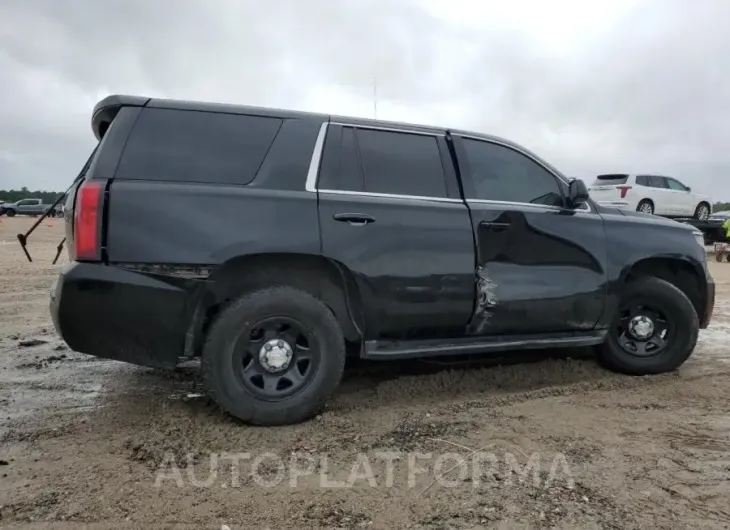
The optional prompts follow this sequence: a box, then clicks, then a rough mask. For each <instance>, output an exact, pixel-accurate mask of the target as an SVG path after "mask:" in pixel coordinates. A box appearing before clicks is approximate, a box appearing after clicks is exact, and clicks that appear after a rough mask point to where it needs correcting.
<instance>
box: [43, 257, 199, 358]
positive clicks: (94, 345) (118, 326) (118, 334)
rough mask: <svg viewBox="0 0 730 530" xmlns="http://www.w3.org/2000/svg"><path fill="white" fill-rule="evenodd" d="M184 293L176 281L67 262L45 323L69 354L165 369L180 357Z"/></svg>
mask: <svg viewBox="0 0 730 530" xmlns="http://www.w3.org/2000/svg"><path fill="white" fill-rule="evenodd" d="M188 292H189V290H188V289H187V288H186V287H185V285H184V282H181V281H180V280H179V279H177V278H166V277H161V276H152V275H147V274H141V273H137V272H131V271H127V270H124V269H121V268H118V267H114V266H108V265H101V264H91V263H79V262H73V263H69V264H68V265H66V266H64V267H63V269H62V270H61V272H60V274H59V277H58V280H57V281H56V282H54V284H53V287H52V288H51V302H50V309H51V317H52V318H53V324H54V326H55V327H56V330H57V331H58V333H59V334H60V335H61V337H62V338H63V340H64V341H66V343H67V344H68V345H69V347H70V348H71V349H73V350H75V351H78V352H81V353H87V354H90V355H95V356H97V357H104V358H107V359H114V360H118V361H125V362H128V363H132V364H138V365H142V366H153V367H159V368H171V367H174V366H175V364H176V363H177V361H178V358H179V357H180V356H182V352H183V347H184V341H185V331H186V326H185V321H186V319H185V315H186V314H187V311H186V307H187V304H188V301H189V298H190V297H189V295H188Z"/></svg>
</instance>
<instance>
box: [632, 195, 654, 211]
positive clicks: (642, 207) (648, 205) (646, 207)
mask: <svg viewBox="0 0 730 530" xmlns="http://www.w3.org/2000/svg"><path fill="white" fill-rule="evenodd" d="M636 211H637V212H641V213H648V214H652V215H653V214H654V203H652V202H651V201H650V200H648V199H644V200H643V201H641V202H640V203H639V204H638V205H637V206H636Z"/></svg>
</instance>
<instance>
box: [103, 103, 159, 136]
mask: <svg viewBox="0 0 730 530" xmlns="http://www.w3.org/2000/svg"><path fill="white" fill-rule="evenodd" d="M150 99H151V98H146V97H143V96H107V97H105V98H104V99H102V100H101V101H100V102H99V103H97V104H96V105H95V106H94V110H93V112H92V113H91V130H93V131H94V136H96V139H97V140H101V139H102V137H103V136H104V133H106V130H107V129H108V128H109V124H111V122H112V120H114V117H115V116H116V115H117V112H119V109H121V108H122V107H144V106H145V105H147V103H148V102H149V100H150Z"/></svg>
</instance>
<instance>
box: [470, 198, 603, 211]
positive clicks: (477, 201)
mask: <svg viewBox="0 0 730 530" xmlns="http://www.w3.org/2000/svg"><path fill="white" fill-rule="evenodd" d="M466 203H467V204H471V203H475V204H494V205H505V206H516V207H520V208H524V207H525V206H526V207H528V208H535V209H537V210H549V211H551V212H562V211H571V212H575V213H591V212H593V209H592V208H591V207H590V205H589V204H588V203H585V206H586V207H585V208H577V209H575V210H571V209H569V208H561V207H560V206H550V205H549V204H535V203H532V202H513V201H493V200H489V199H466Z"/></svg>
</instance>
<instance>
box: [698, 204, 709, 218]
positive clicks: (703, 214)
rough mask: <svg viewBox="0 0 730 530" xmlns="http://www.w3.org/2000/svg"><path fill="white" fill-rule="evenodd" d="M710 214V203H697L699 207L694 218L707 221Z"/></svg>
mask: <svg viewBox="0 0 730 530" xmlns="http://www.w3.org/2000/svg"><path fill="white" fill-rule="evenodd" d="M709 216H710V205H709V204H707V203H706V202H701V203H699V204H698V205H697V208H696V209H695V215H694V218H695V219H698V220H700V221H706V220H707V218H708V217H709Z"/></svg>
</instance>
